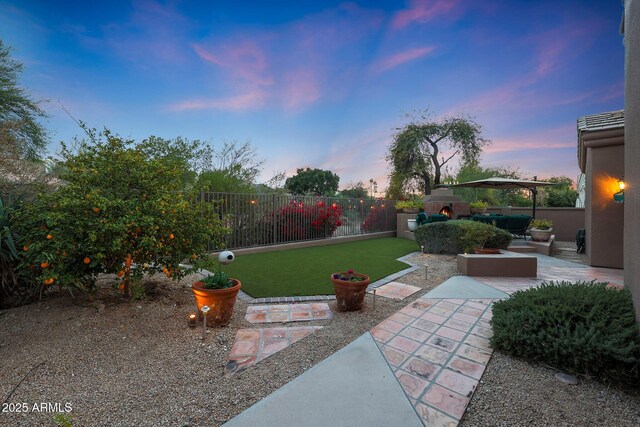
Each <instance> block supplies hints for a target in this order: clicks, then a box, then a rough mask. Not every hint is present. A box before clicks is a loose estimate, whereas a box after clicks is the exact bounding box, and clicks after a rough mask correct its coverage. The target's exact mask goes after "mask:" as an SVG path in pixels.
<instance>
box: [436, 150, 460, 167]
mask: <svg viewBox="0 0 640 427" xmlns="http://www.w3.org/2000/svg"><path fill="white" fill-rule="evenodd" d="M459 152H460V150H456V151H455V153H453V154H452V155H450V156H449V158H448V159H447V160H445V159H444V157H443V158H442V163H440V166H444V164H445V163H447V162H448V161H449V160H451V159H452V158H453V157H454V156H455V155H456V154H458V153H459Z"/></svg>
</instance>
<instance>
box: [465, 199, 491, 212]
mask: <svg viewBox="0 0 640 427" xmlns="http://www.w3.org/2000/svg"><path fill="white" fill-rule="evenodd" d="M488 207H489V203H487V202H485V201H483V200H478V201H477V202H471V203H469V210H470V211H471V212H475V213H485V212H486V211H487V208H488Z"/></svg>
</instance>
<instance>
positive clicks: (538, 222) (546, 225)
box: [531, 219, 553, 230]
mask: <svg viewBox="0 0 640 427" xmlns="http://www.w3.org/2000/svg"><path fill="white" fill-rule="evenodd" d="M551 227H553V221H551V220H550V219H534V220H533V221H531V228H537V229H538V230H548V229H550V228H551Z"/></svg>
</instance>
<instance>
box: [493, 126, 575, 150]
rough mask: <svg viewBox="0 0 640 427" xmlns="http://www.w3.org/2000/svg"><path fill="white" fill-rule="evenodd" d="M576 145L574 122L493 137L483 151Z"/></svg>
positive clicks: (541, 148) (544, 148) (542, 148)
mask: <svg viewBox="0 0 640 427" xmlns="http://www.w3.org/2000/svg"><path fill="white" fill-rule="evenodd" d="M574 147H577V135H576V124H575V122H572V123H567V124H566V125H565V126H561V127H556V128H550V129H541V130H538V131H534V132H526V131H522V132H521V133H520V134H517V135H510V136H502V137H498V138H494V139H492V141H491V145H489V146H487V147H485V149H484V150H483V153H485V154H494V153H504V152H510V151H519V150H525V149H528V150H547V149H550V148H574Z"/></svg>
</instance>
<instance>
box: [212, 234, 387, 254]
mask: <svg viewBox="0 0 640 427" xmlns="http://www.w3.org/2000/svg"><path fill="white" fill-rule="evenodd" d="M379 237H396V232H395V231H383V232H380V233H368V234H360V235H358V236H345V237H334V238H331V239H318V240H306V241H304V242H294V243H283V244H281V245H271V246H256V247H254V248H243V249H233V253H234V254H235V255H248V254H259V253H263V252H274V251H284V250H286V249H296V248H298V249H299V248H310V247H313V246H325V245H334V244H336V243H346V242H356V241H358V240H367V239H377V238H379ZM215 253H217V252H215Z"/></svg>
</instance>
